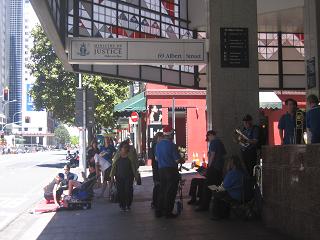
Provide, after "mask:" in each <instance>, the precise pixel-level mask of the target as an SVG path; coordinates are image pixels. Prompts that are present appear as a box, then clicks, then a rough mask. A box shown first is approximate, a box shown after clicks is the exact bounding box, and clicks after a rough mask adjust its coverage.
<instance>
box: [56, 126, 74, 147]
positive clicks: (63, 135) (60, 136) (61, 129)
mask: <svg viewBox="0 0 320 240" xmlns="http://www.w3.org/2000/svg"><path fill="white" fill-rule="evenodd" d="M54 136H55V138H56V139H57V142H58V143H59V144H62V145H65V144H66V143H69V142H70V134H69V132H68V130H67V129H66V127H65V126H63V125H62V124H61V125H59V126H58V127H57V128H56V129H55V130H54Z"/></svg>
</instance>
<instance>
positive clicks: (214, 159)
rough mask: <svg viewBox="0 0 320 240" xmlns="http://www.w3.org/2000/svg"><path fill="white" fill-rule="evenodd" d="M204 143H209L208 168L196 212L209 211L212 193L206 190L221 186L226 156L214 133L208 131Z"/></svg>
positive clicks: (220, 142) (222, 145)
mask: <svg viewBox="0 0 320 240" xmlns="http://www.w3.org/2000/svg"><path fill="white" fill-rule="evenodd" d="M206 141H207V142H209V151H208V168H207V171H206V174H205V177H206V180H205V183H204V186H203V188H202V196H201V202H200V206H199V207H198V208H196V211H207V210H208V209H209V205H210V199H211V195H212V192H211V191H210V190H209V189H208V186H210V185H220V184H221V182H222V172H223V167H224V157H225V155H226V154H227V151H226V149H225V147H224V144H223V142H222V141H221V140H220V139H219V138H218V137H217V134H216V132H215V131H213V130H210V131H208V132H207V135H206Z"/></svg>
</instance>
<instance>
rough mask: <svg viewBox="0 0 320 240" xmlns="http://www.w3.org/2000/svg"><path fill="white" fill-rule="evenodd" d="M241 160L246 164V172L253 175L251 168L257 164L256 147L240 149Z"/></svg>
mask: <svg viewBox="0 0 320 240" xmlns="http://www.w3.org/2000/svg"><path fill="white" fill-rule="evenodd" d="M242 161H243V162H244V164H245V165H246V168H247V171H248V174H249V175H250V176H253V168H254V166H255V165H256V164H257V149H256V148H249V149H246V150H244V151H242Z"/></svg>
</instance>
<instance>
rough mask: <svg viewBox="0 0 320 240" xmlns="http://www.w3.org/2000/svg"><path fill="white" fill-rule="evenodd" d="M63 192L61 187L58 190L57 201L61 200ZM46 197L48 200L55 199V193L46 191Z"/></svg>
mask: <svg viewBox="0 0 320 240" xmlns="http://www.w3.org/2000/svg"><path fill="white" fill-rule="evenodd" d="M62 193H63V189H62V188H60V189H58V190H57V191H56V199H57V202H58V203H59V202H60V200H61V195H62ZM43 196H44V198H45V199H46V200H47V201H53V200H54V198H53V193H44V195H43Z"/></svg>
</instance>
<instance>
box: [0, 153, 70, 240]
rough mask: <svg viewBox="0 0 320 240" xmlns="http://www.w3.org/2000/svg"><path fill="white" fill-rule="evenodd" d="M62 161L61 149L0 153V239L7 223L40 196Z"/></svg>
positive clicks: (63, 157) (25, 210)
mask: <svg viewBox="0 0 320 240" xmlns="http://www.w3.org/2000/svg"><path fill="white" fill-rule="evenodd" d="M64 164H65V151H54V152H39V153H27V154H17V155H0V239H2V238H4V237H7V236H6V235H7V234H6V231H7V229H8V227H10V224H11V223H12V222H13V221H14V220H15V219H17V218H19V217H20V216H21V215H23V214H24V213H25V212H27V211H28V210H29V209H30V208H31V207H32V206H33V205H34V204H35V203H36V202H37V201H39V199H40V198H41V197H42V193H43V192H42V189H43V187H44V186H45V185H46V184H47V183H48V182H49V181H50V180H51V179H52V178H53V177H54V175H55V173H57V172H58V171H61V169H60V170H59V168H61V167H62V166H63V165H64Z"/></svg>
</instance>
